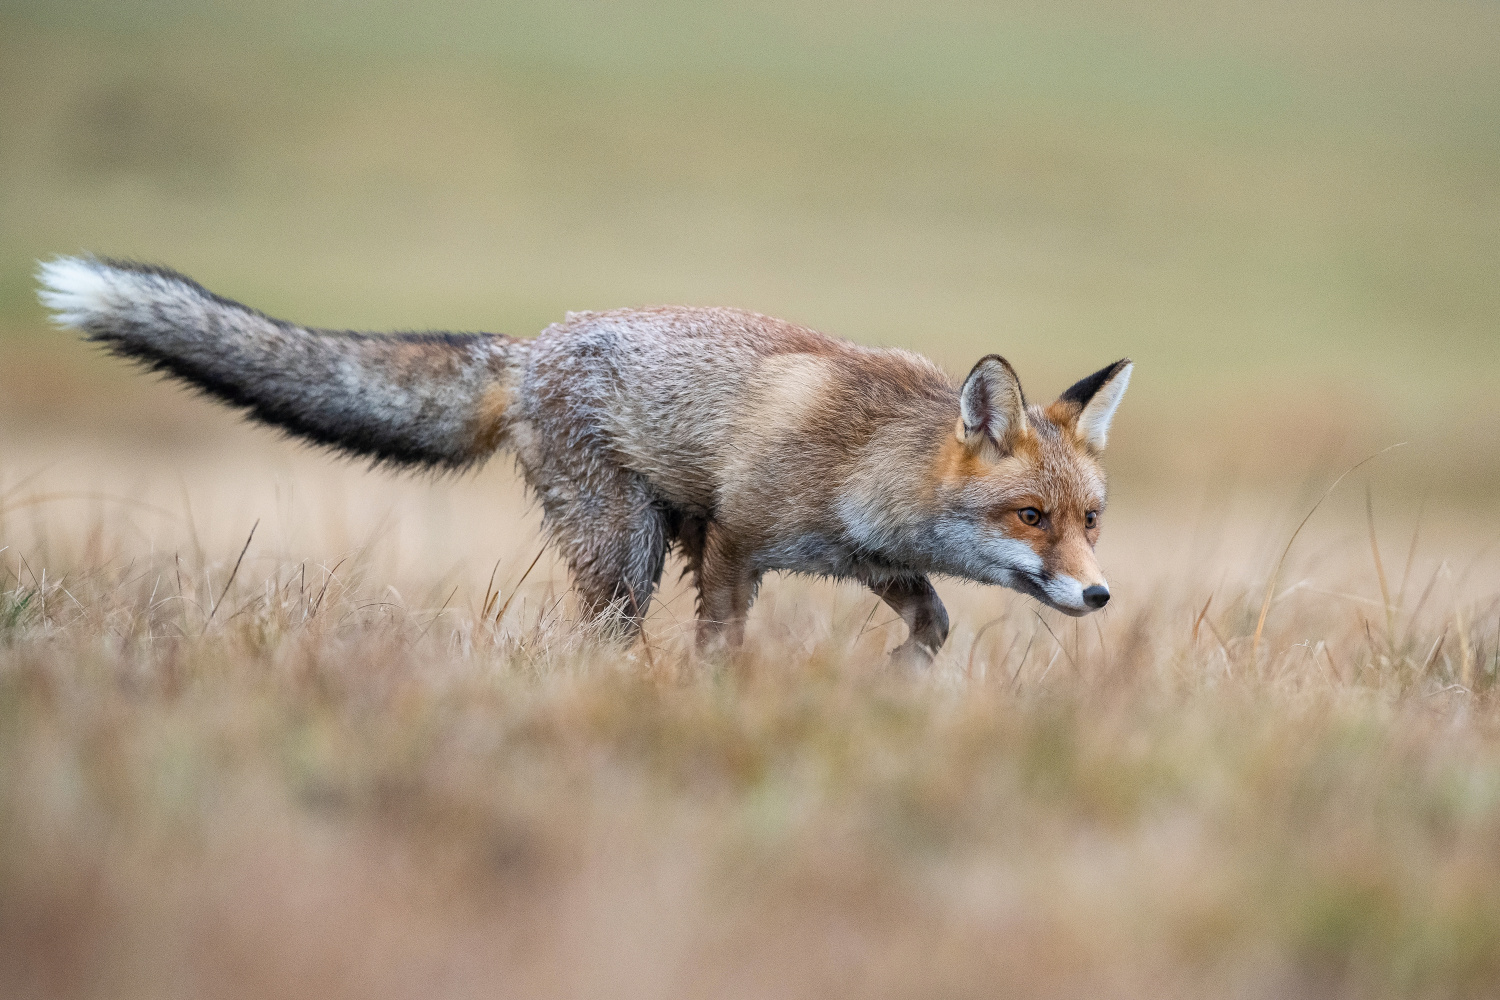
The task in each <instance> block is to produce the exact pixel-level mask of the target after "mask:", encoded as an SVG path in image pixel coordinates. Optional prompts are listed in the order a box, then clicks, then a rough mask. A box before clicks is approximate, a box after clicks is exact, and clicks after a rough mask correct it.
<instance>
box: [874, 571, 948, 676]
mask: <svg viewBox="0 0 1500 1000" xmlns="http://www.w3.org/2000/svg"><path fill="white" fill-rule="evenodd" d="M869 587H870V589H871V590H872V591H874V592H875V596H876V597H879V598H880V599H881V600H882V601H884V602H885V603H886V604H888V605H890V607H891V610H892V611H894V612H896V614H898V615H900V616H901V620H902V621H904V622H905V623H906V627H907V629H908V630H910V633H911V634H910V635H909V636H908V637H907V639H906V641H905V642H903V643H902V644H901V645H899V646H897V647H896V648H895V649H893V650H891V659H892V661H893V662H896V663H909V664H912V665H914V666H925V665H927V664H928V663H930V662H932V657H933V655H934V654H936V653H937V651H938V650H939V649H941V648H942V645H943V643H944V642H946V641H947V640H948V610H947V609H946V608H944V607H943V602H942V600H940V599H939V598H938V595H937V591H936V590H933V589H932V581H930V580H928V579H927V577H925V576H914V577H898V578H896V579H894V580H884V581H881V582H879V583H871V584H870V585H869Z"/></svg>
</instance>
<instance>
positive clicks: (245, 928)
mask: <svg viewBox="0 0 1500 1000" xmlns="http://www.w3.org/2000/svg"><path fill="white" fill-rule="evenodd" d="M1497 232H1500V8H1497V7H1496V6H1495V5H1494V4H1492V3H1487V2H1480V0H1474V2H1465V0H1455V2H1451V3H1444V4H1442V5H1432V4H1424V3H1417V2H1408V0H1389V2H1385V0H1382V2H1380V3H1373V4H1367V5H1361V7H1360V8H1359V9H1357V10H1356V9H1353V8H1351V7H1350V6H1348V5H1345V4H1340V3H1336V2H1333V0H1313V2H1304V3H1297V4H1289V3H1287V4H1283V3H1269V4H1256V5H1234V4H1194V5H1186V4H1182V5H1178V4H1171V3H1165V2H1160V0H1148V2H1140V3H1134V2H1132V3H1125V4H1110V5H1102V4H1091V3H1082V4H1066V5H1041V6H1039V5H1035V4H1029V5H1015V6H1014V7H1012V6H1008V5H1005V4H991V3H984V4H981V3H970V2H966V0H937V2H932V3H925V4H921V5H914V4H902V3H897V2H894V0H873V2H862V3H859V4H854V3H834V4H822V5H809V4H792V3H786V2H782V0H732V2H727V3H723V4H714V5H704V4H690V3H685V2H677V0H656V2H652V3H642V4H612V5H589V4H583V3H579V2H576V0H536V2H531V3H524V4H523V3H516V4H511V3H488V2H487V3H473V2H470V0H441V2H434V3H428V4H422V5H410V4H394V3H388V2H384V0H377V2H367V3H361V4H358V5H355V4H349V3H343V2H340V0H317V2H311V3H293V2H290V0H265V2H262V3H258V4H254V5H251V4H246V3H240V2H238V0H142V2H136V3H129V4H126V3H120V2H112V0H73V2H68V3H60V2H54V0H43V2H34V0H9V2H4V3H0V996H4V997H7V998H8V997H17V998H30V997H35V998H53V997H90V998H92V997H98V998H110V1000H116V998H131V997H140V998H146V997H151V998H155V997H162V996H212V997H247V998H249V997H264V996H278V997H320V998H321V997H345V996H347V997H360V998H367V997H368V998H383V997H424V998H427V997H458V996H476V995H482V996H495V995H501V996H536V997H554V996H555V997H611V998H613V997H668V996H671V997H682V996H686V997H703V996H744V997H767V996H778V997H780V996H789V997H800V996H806V997H824V996H848V997H862V998H863V997H968V996H973V997H992V996H997V995H1001V996H1015V997H1030V996H1036V997H1096V996H1109V997H1160V996H1169V997H1170V996H1179V997H1205V996H1213V997H1220V996H1222V997H1243V998H1260V997H1265V998H1272V997H1275V998H1280V997H1353V996H1361V997H1365V996H1371V997H1383V996H1416V997H1455V996H1473V997H1481V996H1494V995H1497V994H1500V702H1497V695H1496V682H1497V679H1500V517H1497V515H1500V500H1497V497H1500V447H1497V446H1496V441H1497V440H1500V398H1497V396H1496V393H1495V379H1496V372H1497V371H1500V337H1497V336H1496V333H1497V331H1500V282H1497V281H1496V277H1495V276H1496V275H1497V274H1500V240H1497V239H1496V233H1497ZM80 250H82V251H96V252H99V253H104V254H113V255H119V256H127V257H135V258H141V259H148V260H156V261H160V262H163V263H167V264H170V265H172V266H175V267H177V268H180V269H182V270H183V271H185V272H187V273H189V274H191V275H193V276H194V277H196V278H198V279H200V280H201V281H203V282H204V283H205V284H207V285H209V286H210V287H211V288H213V289H214V290H215V291H219V292H222V293H223V294H226V295H230V296H233V297H236V298H239V299H241V300H244V301H246V302H248V303H250V304H251V305H254V306H257V307H260V308H263V309H265V310H267V311H268V312H271V313H272V314H275V315H281V316H285V317H287V318H290V319H295V320H299V321H303V322H308V323H314V324H321V325H327V326H333V327H356V328H370V329H407V328H437V329H489V330H499V331H503V332H508V333H515V334H529V333H531V332H534V331H536V330H539V329H540V328H542V327H543V326H544V325H546V324H547V323H549V322H552V321H554V320H556V319H558V318H559V317H560V316H561V314H562V313H563V311H564V310H568V309H591V308H607V307H613V306H620V305H634V304H644V303H652V302H685V303H696V304H722V305H734V306H741V307H746V308H752V309H756V310H759V311H762V312H767V313H772V314H776V315H780V316H785V317H787V318H790V319H793V320H797V321H800V322H804V323H807V324H809V325H813V326H816V327H819V328H821V329H824V330H827V331H829V332H832V333H837V334H841V335H845V336H849V337H852V338H853V339H856V340H860V341H863V342H867V343H888V344H899V345H902V346H906V347H911V348H915V349H917V350H920V351H922V352H924V353H926V354H929V355H930V356H932V357H934V358H935V359H936V360H938V361H939V362H940V363H941V364H943V365H944V366H945V367H947V368H948V369H949V370H950V371H954V372H959V373H961V372H963V371H965V370H967V369H968V367H969V366H970V365H971V364H972V363H973V361H974V360H975V358H977V357H978V356H979V355H982V354H984V353H987V352H990V351H999V352H1001V353H1003V354H1005V355H1006V356H1007V357H1009V358H1010V359H1011V360H1012V361H1013V362H1015V364H1016V366H1017V368H1018V370H1019V372H1020V375H1021V378H1022V381H1023V383H1024V384H1025V386H1026V387H1027V390H1028V392H1029V393H1031V394H1032V396H1033V397H1034V398H1038V399H1040V398H1044V397H1048V396H1050V395H1053V394H1055V393H1056V392H1057V391H1059V390H1060V389H1061V388H1062V387H1063V386H1065V385H1067V384H1068V383H1069V382H1071V381H1072V380H1073V379H1075V378H1077V377H1079V376H1081V375H1083V374H1085V373H1087V372H1089V371H1093V370H1095V369H1097V368H1098V367H1099V366H1101V365H1102V364H1104V363H1106V362H1108V361H1111V360H1113V359H1114V358H1117V357H1120V356H1122V355H1127V354H1128V355H1130V356H1132V357H1133V358H1134V359H1135V360H1136V362H1137V371H1136V377H1135V380H1134V383H1133V385H1132V388H1131V390H1130V393H1129V395H1128V396H1127V397H1126V399H1125V402H1124V405H1123V407H1122V409H1121V411H1120V415H1119V418H1118V420H1117V421H1116V423H1115V426H1114V430H1113V433H1112V436H1111V445H1110V448H1111V450H1110V454H1109V455H1108V456H1107V458H1106V464H1107V466H1108V468H1109V470H1110V473H1111V476H1112V477H1113V478H1112V484H1111V505H1110V509H1109V512H1108V515H1107V517H1106V527H1105V530H1104V533H1103V539H1102V541H1101V543H1100V546H1099V556H1100V561H1101V564H1102V565H1103V567H1104V569H1105V572H1106V573H1107V574H1108V576H1109V579H1110V582H1111V585H1112V587H1113V590H1114V594H1115V597H1114V599H1113V600H1112V602H1111V604H1110V605H1109V608H1108V609H1107V613H1104V614H1100V615H1097V616H1095V617H1093V618H1089V619H1085V620H1082V621H1075V620H1072V619H1066V618H1062V617H1059V616H1057V615H1055V614H1053V613H1051V612H1048V611H1044V610H1039V609H1037V607H1036V605H1035V604H1034V603H1033V602H1030V601H1029V600H1027V599H1025V598H1022V597H1020V596H1019V595H1015V594H1010V593H1008V592H1000V591H995V590H986V589H983V588H978V587H971V586H967V585H958V584H952V583H949V582H941V581H940V582H939V589H940V591H941V592H942V594H943V597H944V599H945V601H946V602H947V604H948V607H949V610H950V613H951V615H952V618H953V623H954V632H953V635H952V637H951V639H950V641H949V644H948V645H947V647H946V648H945V650H944V651H943V652H942V654H941V655H940V657H939V658H938V660H937V662H936V663H935V664H934V665H933V667H932V669H931V670H930V671H927V672H924V673H921V674H918V675H907V674H900V673H895V672H892V671H891V670H890V669H889V668H888V666H887V664H886V661H885V658H884V651H885V650H886V649H888V648H889V647H891V646H893V645H894V644H896V643H897V642H898V641H900V640H901V638H902V637H903V630H902V627H901V626H900V625H899V624H894V623H892V622H890V621H889V620H888V619H889V617H890V616H889V615H888V614H886V613H885V612H884V611H883V609H882V608H881V607H877V605H876V602H875V600H874V599H873V598H872V597H870V596H869V595H868V594H866V593H865V592H863V591H862V590H860V589H858V588H854V587H850V586H842V585H834V584H830V583H827V582H820V581H809V580H798V579H787V578H773V579H772V580H770V581H769V582H768V583H767V585H766V587H765V589H764V591H763V593H762V597H761V600H760V602H759V603H758V604H757V605H756V607H755V609H754V612H753V614H752V619H751V622H750V627H749V642H748V643H747V646H746V648H745V650H744V652H743V654H742V655H741V656H739V657H737V658H735V659H733V660H731V661H729V662H725V663H716V664H704V663H698V662H694V661H693V658H692V657H691V655H690V651H689V649H688V648H687V642H686V639H687V635H688V632H689V628H688V623H689V620H690V617H691V599H690V597H689V595H688V594H687V593H686V592H685V590H684V589H683V588H682V587H681V586H680V585H679V584H677V583H675V582H674V583H671V584H669V585H668V586H666V587H665V590H664V593H663V594H662V597H661V599H660V600H659V601H658V602H656V603H655V604H654V605H653V606H652V612H651V617H650V619H649V621H648V622H647V628H646V636H647V638H646V641H645V642H642V643H638V644H637V645H635V646H634V647H633V648H631V649H629V650H625V651H621V650H619V649H616V648H610V647H603V646H599V645H596V644H595V643H594V642H593V641H592V640H591V639H590V637H589V636H588V635H587V634H585V633H584V632H583V631H582V630H581V629H579V628H578V627H577V626H576V624H575V623H574V619H573V606H572V602H571V600H570V597H569V594H568V592H567V581H566V577H565V574H564V573H563V570H562V567H561V566H559V565H558V564H557V563H556V562H555V561H554V560H553V559H552V557H551V555H550V554H548V553H543V554H542V555H541V556H540V558H539V559H538V558H537V555H538V552H539V551H540V550H541V538H540V536H539V522H538V518H537V516H536V514H535V512H534V511H533V510H532V509H530V508H529V507H528V505H527V502H526V500H525V497H524V495H523V493H522V491H521V489H520V488H519V485H518V484H517V482H516V481H515V479H514V477H513V476H512V474H511V473H510V471H509V469H508V465H507V462H506V460H504V459H501V460H498V461H496V462H494V463H492V464H491V465H490V466H489V467H487V468H485V469H484V470H483V471H482V472H480V473H478V474H477V475H473V476H469V477H465V478H460V479H437V480H428V479H420V478H416V479H414V478H400V477H393V476H390V475H386V474H377V473H370V472H367V471H365V470H364V469H362V468H360V467H359V466H356V465H349V464H346V463H338V462H335V461H332V460H329V459H327V458H326V457H324V456H321V455H319V454H316V453H313V452H309V451H306V450H304V449H301V448H300V447H297V446H293V445H290V444H287V443H285V442H282V441H278V440H277V439H276V438H275V437H274V435H271V434H269V433H267V432H264V431H257V430H252V429H249V428H246V427H244V426H241V425H240V424H238V423H237V422H236V421H235V420H234V419H233V418H232V417H231V416H229V415H227V414H225V413H223V412H221V411H219V410H217V409H215V408H213V407H211V406H209V405H208V404H206V403H203V402H201V401H198V400H195V399H193V398H191V397H190V396H188V395H186V394H184V393H181V392H179V391H176V390H173V389H169V388H166V387H164V386H162V385H159V384H156V383H154V382H153V381H152V380H149V379H142V378H140V377H139V376H136V375H134V374H132V373H130V372H129V371H128V370H127V369H126V368H125V367H124V366H121V365H118V364H116V363H113V362H110V361H108V360H107V359H104V358H102V357H100V356H98V355H97V354H96V353H95V352H93V351H91V350H90V349H89V348H87V347H85V346H84V345H82V344H79V343H78V342H76V340H75V339H74V338H73V337H72V336H71V335H62V334H59V333H57V332H56V331H54V330H51V329H49V328H48V327H47V325H46V323H45V321H44V318H43V315H42V312H41V309H40V308H39V306H38V305H37V304H36V302H35V300H34V288H33V277H32V274H33V269H34V266H35V261H36V260H37V259H38V258H43V257H47V256H51V255H53V254H58V253H73V252H78V251H80ZM1397 442H1406V446H1405V447H1401V448H1396V449H1394V450H1391V451H1388V452H1385V453H1384V454H1381V455H1380V456H1379V457H1378V458H1375V459H1374V460H1372V461H1371V462H1369V463H1368V464H1366V465H1364V466H1362V467H1361V468H1360V469H1359V470H1358V471H1356V472H1355V473H1353V474H1352V475H1350V476H1349V477H1348V478H1347V479H1346V480H1344V482H1343V483H1342V485H1341V486H1340V487H1339V489H1338V490H1337V491H1336V492H1334V493H1333V494H1332V495H1331V496H1329V497H1328V498H1327V500H1326V501H1324V502H1322V503H1321V505H1320V506H1318V507H1317V509H1316V513H1315V514H1313V516H1312V517H1311V518H1310V519H1309V520H1308V521H1307V523H1306V526H1305V528H1303V529H1302V530H1301V532H1300V534H1297V535H1296V540H1295V544H1293V545H1292V546H1291V547H1290V549H1289V550H1288V549H1287V544H1288V541H1289V539H1291V538H1292V537H1293V535H1294V532H1296V531H1297V529H1298V525H1299V522H1301V520H1302V518H1303V517H1304V515H1306V514H1307V513H1308V511H1310V510H1312V509H1313V508H1314V506H1315V505H1316V504H1318V503H1319V498H1320V496H1321V495H1322V493H1323V491H1324V489H1325V488H1326V487H1327V486H1328V485H1329V484H1330V483H1332V482H1333V481H1334V480H1335V479H1336V478H1337V477H1338V476H1339V474H1340V473H1342V472H1343V471H1344V470H1346V469H1348V468H1349V467H1350V466H1353V465H1354V464H1355V463H1356V462H1358V461H1360V460H1361V459H1363V458H1365V457H1366V456H1369V455H1371V454H1373V453H1376V452H1377V451H1380V450H1381V449H1384V448H1386V447H1387V446H1389V445H1392V444H1394V443H1397ZM252 530H253V535H252ZM1284 551H1285V552H1286V557H1285V560H1284V561H1283V560H1282V555H1283V552H1284ZM533 560H536V561H535V564H534V566H532V564H533ZM528 566H532V568H531V569H530V570H529V571H528ZM668 572H669V576H671V575H672V573H673V571H672V570H671V569H670V568H669V571H668ZM1268 596H1269V604H1267V603H1266V601H1267V598H1268ZM1263 608H1265V614H1264V621H1263V623H1262V609H1263Z"/></svg>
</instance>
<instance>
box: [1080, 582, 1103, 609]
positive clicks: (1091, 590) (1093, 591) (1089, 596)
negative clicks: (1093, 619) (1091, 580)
mask: <svg viewBox="0 0 1500 1000" xmlns="http://www.w3.org/2000/svg"><path fill="white" fill-rule="evenodd" d="M1083 603H1084V604H1087V605H1088V606H1089V607H1091V608H1102V607H1104V606H1105V605H1106V604H1108V603H1109V588H1108V587H1101V586H1099V585H1098V584H1097V583H1096V584H1094V585H1093V586H1092V587H1086V588H1084V591H1083Z"/></svg>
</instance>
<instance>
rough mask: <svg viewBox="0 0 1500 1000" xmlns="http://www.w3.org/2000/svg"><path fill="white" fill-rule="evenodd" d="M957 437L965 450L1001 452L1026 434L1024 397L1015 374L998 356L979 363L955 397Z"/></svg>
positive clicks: (1007, 362)
mask: <svg viewBox="0 0 1500 1000" xmlns="http://www.w3.org/2000/svg"><path fill="white" fill-rule="evenodd" d="M958 414H959V423H958V437H959V440H961V441H962V442H963V443H964V444H965V445H966V446H967V447H968V448H970V449H977V448H984V447H987V446H988V445H992V446H995V447H999V448H1002V449H1003V447H1004V444H1005V442H1006V441H1007V440H1008V439H1013V438H1015V437H1016V436H1017V435H1020V434H1024V433H1026V427H1027V424H1026V396H1025V394H1024V393H1022V392H1021V381H1020V379H1018V378H1016V370H1015V369H1014V368H1012V367H1011V366H1010V362H1009V361H1006V360H1005V359H1004V358H1002V357H1001V356H1000V355H998V354H991V355H988V356H986V357H983V358H980V359H979V364H977V365H975V366H974V370H973V371H971V372H969V377H968V378H966V379H964V387H963V389H962V390H961V391H960V392H959V396H958Z"/></svg>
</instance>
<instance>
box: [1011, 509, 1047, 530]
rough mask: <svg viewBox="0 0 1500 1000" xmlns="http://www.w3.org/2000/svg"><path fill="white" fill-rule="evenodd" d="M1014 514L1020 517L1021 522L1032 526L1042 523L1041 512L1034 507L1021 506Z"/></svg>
mask: <svg viewBox="0 0 1500 1000" xmlns="http://www.w3.org/2000/svg"><path fill="white" fill-rule="evenodd" d="M1016 516H1017V517H1019V518H1020V519H1021V523H1022V524H1027V525H1030V526H1031V527H1033V528H1034V527H1036V526H1037V525H1039V524H1041V523H1042V512H1041V511H1039V510H1037V509H1036V508H1035V507H1023V508H1022V509H1020V510H1018V511H1016Z"/></svg>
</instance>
